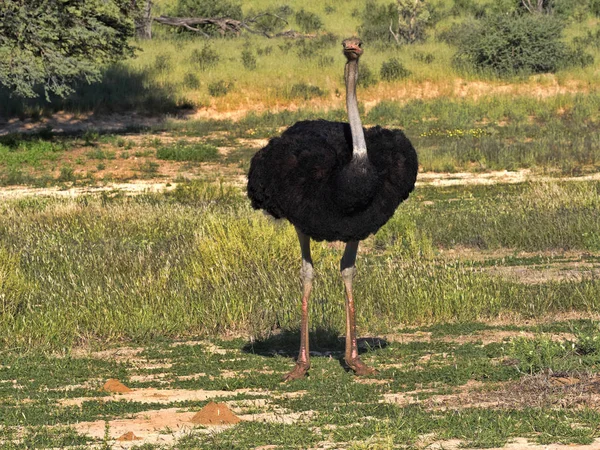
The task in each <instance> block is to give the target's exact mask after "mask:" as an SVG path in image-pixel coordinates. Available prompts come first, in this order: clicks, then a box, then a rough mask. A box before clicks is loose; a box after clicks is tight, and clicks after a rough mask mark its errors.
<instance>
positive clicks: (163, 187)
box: [0, 169, 600, 200]
mask: <svg viewBox="0 0 600 450" xmlns="http://www.w3.org/2000/svg"><path fill="white" fill-rule="evenodd" d="M239 178H240V179H239V180H237V179H236V180H234V184H236V185H239V186H243V185H245V177H244V176H240V177H239ZM552 180H557V178H552V177H546V176H539V175H536V174H533V173H532V172H531V170H529V169H522V170H517V171H506V170H501V171H491V172H486V173H471V172H460V173H438V172H424V173H420V174H419V178H418V181H417V187H419V186H438V187H441V186H466V185H471V186H472V185H492V184H512V183H522V182H525V181H542V182H543V181H552ZM560 180H562V181H593V180H595V181H599V180H600V172H599V173H594V174H589V175H584V176H580V177H561V178H560ZM176 186H177V183H174V182H170V181H146V180H136V181H132V182H128V183H105V184H103V185H102V186H76V187H69V188H64V187H60V186H53V187H48V188H33V187H27V186H8V187H2V188H0V200H2V199H4V200H9V199H18V198H22V197H28V196H48V197H61V198H73V197H78V196H81V195H88V194H99V193H103V192H104V193H111V192H114V193H116V192H122V193H124V194H126V195H136V194H146V193H158V192H164V191H169V190H173V189H175V187H176Z"/></svg>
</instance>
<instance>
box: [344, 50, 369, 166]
mask: <svg viewBox="0 0 600 450" xmlns="http://www.w3.org/2000/svg"><path fill="white" fill-rule="evenodd" d="M344 78H345V80H346V109H347V111H348V122H349V123H350V130H351V132H352V158H353V159H354V158H358V157H363V156H366V154H367V143H366V142H365V133H364V131H363V127H362V123H361V121H360V116H359V115H358V102H357V100H356V82H357V80H358V60H357V59H352V60H349V61H348V62H347V63H346V68H345V69H344Z"/></svg>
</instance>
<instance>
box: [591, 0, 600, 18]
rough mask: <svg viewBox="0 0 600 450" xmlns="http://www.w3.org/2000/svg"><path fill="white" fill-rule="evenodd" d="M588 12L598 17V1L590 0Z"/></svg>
mask: <svg viewBox="0 0 600 450" xmlns="http://www.w3.org/2000/svg"><path fill="white" fill-rule="evenodd" d="M590 11H591V13H592V14H593V15H594V16H596V17H600V0H590Z"/></svg>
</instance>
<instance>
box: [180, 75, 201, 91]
mask: <svg viewBox="0 0 600 450" xmlns="http://www.w3.org/2000/svg"><path fill="white" fill-rule="evenodd" d="M183 85H184V86H185V87H186V88H188V89H198V88H199V87H200V79H199V78H198V77H197V76H196V74H194V73H186V74H185V76H184V77H183Z"/></svg>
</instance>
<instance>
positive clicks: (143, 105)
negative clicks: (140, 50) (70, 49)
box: [0, 64, 195, 124]
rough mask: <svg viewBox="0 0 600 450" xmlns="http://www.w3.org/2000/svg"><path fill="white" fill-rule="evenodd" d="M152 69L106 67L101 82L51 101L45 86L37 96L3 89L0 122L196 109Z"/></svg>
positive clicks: (83, 85) (0, 90) (79, 85)
mask: <svg viewBox="0 0 600 450" xmlns="http://www.w3.org/2000/svg"><path fill="white" fill-rule="evenodd" d="M151 70H152V69H149V68H146V69H142V70H140V71H134V70H132V69H130V68H127V67H125V66H123V65H119V64H117V65H114V66H111V67H109V68H107V69H106V71H105V72H104V74H103V76H102V80H101V81H99V82H97V83H91V84H89V83H87V82H85V81H80V82H77V83H75V84H74V86H73V87H74V89H75V92H74V93H73V94H71V95H70V96H68V97H67V98H64V99H63V98H60V97H57V96H50V98H49V100H50V101H48V100H47V99H46V97H45V95H44V92H43V90H42V89H38V90H37V92H38V94H39V96H38V97H37V98H32V99H26V98H20V97H17V96H15V95H12V94H11V92H10V91H8V90H7V89H3V88H0V124H1V123H2V121H8V120H10V119H14V118H18V119H20V120H28V119H29V120H33V121H36V120H41V119H42V118H50V117H51V116H52V115H53V114H55V113H58V112H59V111H60V112H65V113H71V114H104V115H106V114H114V113H123V112H128V111H137V112H139V113H142V114H151V115H157V114H173V113H177V112H182V111H185V110H189V109H193V108H194V107H195V106H194V105H193V104H192V103H191V102H189V101H186V100H185V99H180V98H177V97H176V95H175V92H176V89H175V88H174V86H170V85H158V84H156V83H155V82H154V81H153V80H152V77H151V74H152V72H151Z"/></svg>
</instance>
